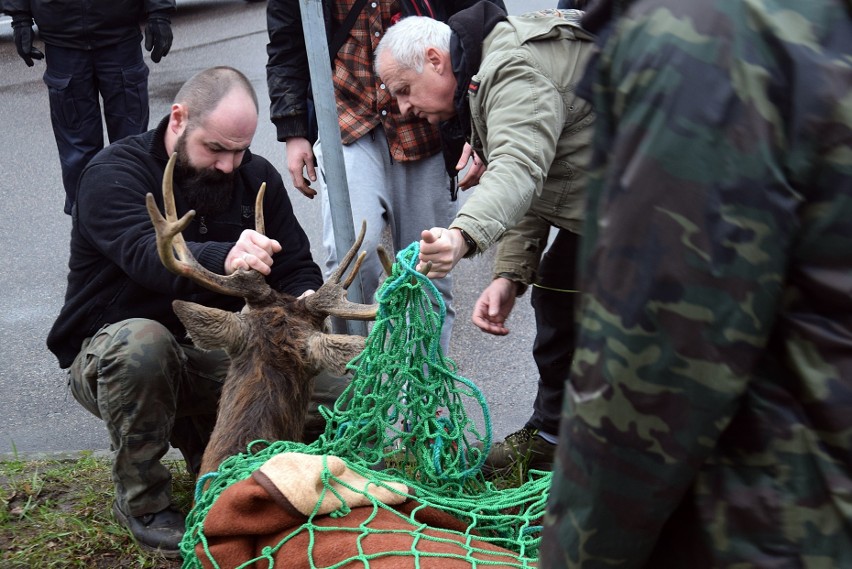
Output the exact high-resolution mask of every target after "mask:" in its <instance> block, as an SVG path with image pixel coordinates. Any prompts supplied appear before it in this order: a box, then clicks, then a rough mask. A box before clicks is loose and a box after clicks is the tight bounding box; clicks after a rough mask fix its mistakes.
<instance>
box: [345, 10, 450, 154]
mask: <svg viewBox="0 0 852 569" xmlns="http://www.w3.org/2000/svg"><path fill="white" fill-rule="evenodd" d="M352 4H353V0H334V2H333V3H332V8H331V14H332V18H334V21H335V23H336V24H337V25H340V24H341V23H342V22H343V20H344V19H346V15H347V14H348V13H349V10H350V9H351V8H352ZM399 13H400V6H399V0H368V1H367V3H366V5H365V6H364V9H363V10H362V11H361V14H360V15H359V16H358V19H357V20H356V21H355V24H354V25H353V26H352V31H351V32H350V33H349V37H348V38H347V39H346V41H345V42H344V44H343V46H342V47H341V48H340V51H339V52H338V53H337V58H336V59H335V61H334V87H335V91H336V95H337V114H338V117H339V120H340V137H341V139H342V141H343V144H352V143H353V142H355V141H356V140H358V139H359V138H361V137H362V136H364V135H365V134H367V133H369V132H370V131H371V130H373V129H374V128H376V127H377V126H378V125H380V124H381V125H382V126H383V127H384V130H385V134H386V135H387V138H388V143H389V144H390V151H391V156H393V159H394V160H397V161H400V162H404V161H407V160H421V159H423V158H426V157H429V156H432V155H433V154H437V153H438V152H439V151H440V150H441V140H440V137H439V135H438V130H437V129H436V128H435V127H433V126H432V125H430V124H429V123H428V122H426V121H425V120H423V119H419V118H409V117H403V116H402V115H401V114H400V112H399V107H398V106H397V104H396V100H395V99H394V98H393V97H391V96H390V93H389V92H388V90H387V88H385V86H384V85H383V84H382V82H381V81H380V80H379V78H378V77H377V76H376V73H375V71H374V69H373V57H374V53H375V49H376V47H377V46H378V45H379V41H380V40H381V39H382V36H383V35H384V32H385V30H386V29H387V28H388V27H389V26H390V25H391V22H392V18H393V17H394V16H395V15H396V16H397V17H398V14H399Z"/></svg>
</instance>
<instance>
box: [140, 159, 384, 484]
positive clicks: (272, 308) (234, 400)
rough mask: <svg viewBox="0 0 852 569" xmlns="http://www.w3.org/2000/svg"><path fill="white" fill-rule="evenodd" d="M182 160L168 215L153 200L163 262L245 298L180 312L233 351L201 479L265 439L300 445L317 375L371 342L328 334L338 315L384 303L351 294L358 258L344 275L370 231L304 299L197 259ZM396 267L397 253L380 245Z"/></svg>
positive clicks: (253, 274) (169, 189)
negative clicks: (178, 189) (180, 199)
mask: <svg viewBox="0 0 852 569" xmlns="http://www.w3.org/2000/svg"><path fill="white" fill-rule="evenodd" d="M175 156H176V155H172V157H171V158H170V159H169V162H168V164H167V166H166V169H165V171H164V174H163V184H162V192H163V206H164V210H165V216H164V215H163V214H162V213H160V210H159V208H158V207H157V204H156V201H155V200H154V196H153V195H152V194H151V193H148V194H147V195H146V196H145V200H146V207H147V209H148V214H149V216H150V217H151V221H152V223H153V225H154V230H155V233H156V243H157V252H158V254H159V256H160V260H161V261H162V262H163V265H165V267H166V268H167V269H168V270H169V271H171V272H172V273H175V274H177V275H180V276H184V277H186V278H189V279H191V280H192V281H193V282H195V283H196V284H199V285H201V286H204V287H206V288H208V289H210V290H212V291H214V292H218V293H221V294H225V295H230V296H237V297H242V298H243V299H244V300H245V302H246V304H245V308H244V309H243V310H242V311H241V312H239V313H235V312H230V311H226V310H220V309H218V308H210V307H207V306H202V305H200V304H196V303H193V302H188V301H183V300H174V301H173V302H172V308H173V310H174V311H175V313H176V315H177V316H178V318H179V319H180V321H181V322H182V323H183V325H184V327H185V328H186V330H187V333H188V334H189V337H190V338H191V339H192V341H193V343H194V344H195V345H196V346H198V347H200V348H202V349H218V348H224V350H225V351H226V352H227V354H228V356H229V357H230V360H231V364H230V367H229V369H228V372H227V375H226V378H225V382H224V385H223V387H222V393H221V395H220V399H219V406H218V410H217V417H216V422H215V426H214V428H213V431H212V433H211V436H210V441H209V443H208V444H207V448H206V449H205V451H204V454H203V456H202V460H201V467H200V470H199V472H198V476H199V477H202V476H203V475H205V474H207V473H210V472H214V471H216V470H217V469H218V467H219V465H220V464H221V463H222V462H223V461H224V460H225V459H226V458H228V457H230V456H233V455H236V454H239V453H241V452H245V450H246V448H247V445H248V444H249V443H250V442H252V441H255V440H265V441H277V440H291V441H300V440H301V439H302V432H303V430H304V425H305V421H306V417H307V408H308V403H309V400H310V397H311V393H312V390H313V381H312V380H313V377H314V376H315V375H316V374H317V373H318V372H319V371H320V370H321V369H326V370H328V371H329V372H331V373H334V374H337V375H342V374H343V373H345V369H346V364H347V363H348V362H349V361H350V360H352V358H354V357H355V356H356V355H358V354H359V353H360V352H361V351H363V349H364V346H365V340H366V339H365V338H364V337H363V336H357V335H348V334H329V333H326V332H325V331H324V323H325V320H326V318H327V317H328V316H336V317H338V318H343V319H351V320H363V321H368V320H375V317H376V313H377V310H378V305H377V304H362V303H355V302H352V301H350V300H349V299H348V298H347V289H348V288H349V286H350V285H351V284H352V282H353V281H354V279H355V275H356V274H357V272H358V269H359V268H360V267H361V264H362V263H363V261H364V257H365V256H366V252H362V253H361V254H360V255H358V257H357V259H356V261H355V265H354V267H353V269H352V271H351V272H350V273H349V275H348V276H347V277H346V279H344V280H343V282H341V278H342V277H343V274H344V273H345V272H346V270H347V268H348V267H349V265H350V264H351V263H352V260H353V258H355V255H356V252H357V251H358V249H359V248H360V247H361V244H362V243H363V240H364V234H365V231H366V224H365V223H362V225H361V231H360V234H359V236H358V238H357V239H356V240H355V242H354V243H353V245H352V247H351V248H350V249H349V251H348V252H347V253H346V255H345V256H344V257H343V259H342V261H341V262H340V264H339V266H338V268H337V269H336V270H335V271H334V272H333V273H332V275H331V276H330V277H329V278H328V280H326V281H325V282H324V283H323V285H322V286H320V288H319V289H318V290H317V291H316V292H315V293H313V294H311V295H308V296H305V297H303V298H296V297H294V296H292V295H289V294H287V293H284V292H279V291H276V290H274V289H273V288H272V287H271V286H270V285H269V284H268V283H267V282H266V280H265V279H264V276H263V275H262V274H261V273H260V272H258V271H255V270H253V269H249V270H245V269H239V270H237V271H235V272H234V273H232V274H230V275H227V276H225V275H219V274H216V273H214V272H212V271H210V270H208V269H206V268H204V267H203V266H202V265H201V264H200V263H198V261H197V260H196V259H195V258H194V257H193V255H192V253H191V252H190V250H189V248H188V247H187V245H186V242H185V241H184V239H183V236H182V231H183V230H184V229H185V228H186V227H187V226H188V225H189V223H190V221H192V218H193V217H194V216H195V211H194V210H190V211H188V212H187V213H186V214H184V215H183V217H181V218H180V219H177V213H176V208H175V200H174V188H173V173H174V163H175ZM265 190H266V185H265V184H263V185H261V188H260V191H259V192H258V195H257V200H256V203H255V230H256V231H258V232H259V233H264V230H265V228H264V219H263V196H264V194H265ZM379 249H380V250H379V255H380V257H381V258H382V262H383V264H384V265H385V267H386V268H387V267H388V266H389V265H390V262H389V259H388V256H387V253H386V252H385V251H383V250H382V249H381V247H380V248H379Z"/></svg>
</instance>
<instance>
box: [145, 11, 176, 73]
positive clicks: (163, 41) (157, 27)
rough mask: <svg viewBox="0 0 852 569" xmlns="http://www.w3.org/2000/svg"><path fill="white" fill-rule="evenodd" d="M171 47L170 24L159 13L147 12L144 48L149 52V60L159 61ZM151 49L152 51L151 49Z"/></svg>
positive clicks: (166, 18) (167, 19)
mask: <svg viewBox="0 0 852 569" xmlns="http://www.w3.org/2000/svg"><path fill="white" fill-rule="evenodd" d="M171 48H172V24H171V21H169V18H168V17H166V16H162V15H160V14H156V15H155V14H149V15H148V25H147V26H145V49H146V50H148V51H150V52H151V61H153V62H154V63H160V60H161V59H162V58H164V57H165V56H166V55H168V53H169V50H170V49H171ZM152 50H153V51H152Z"/></svg>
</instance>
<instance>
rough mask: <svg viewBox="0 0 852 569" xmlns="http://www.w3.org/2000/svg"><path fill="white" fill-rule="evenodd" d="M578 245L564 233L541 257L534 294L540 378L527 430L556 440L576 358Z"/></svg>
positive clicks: (572, 235) (535, 352)
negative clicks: (535, 431) (567, 385)
mask: <svg viewBox="0 0 852 569" xmlns="http://www.w3.org/2000/svg"><path fill="white" fill-rule="evenodd" d="M579 242H580V236H579V235H577V234H576V233H572V232H570V231H568V230H567V229H560V230H559V233H557V234H556V238H555V239H554V240H553V243H551V245H550V247H549V248H548V249H547V251H546V252H545V253H544V255H543V256H542V259H541V264H540V265H539V270H538V278H537V282H536V284H537V285H538V286H534V287H532V291H531V293H530V303H531V304H532V307H533V312H534V313H535V326H536V335H535V342H534V343H533V359H534V360H535V363H536V366H537V367H538V375H539V378H538V392H537V393H536V398H535V402H534V403H533V415H532V417H531V418H530V420H529V421H528V422H527V425H526V426H527V427H532V428H535V429H538V430H540V431H544V432H545V433H549V434H552V435H556V434H557V433H559V417H560V416H561V413H562V398H563V396H564V394H565V382H566V381H567V380H568V373H569V371H570V369H571V360H572V359H573V357H574V342H575V339H576V328H575V322H574V307H575V303H576V301H578V300H579V293H578V292H567V291H574V290H575V289H576V280H577V279H576V276H577V274H576V264H577V262H576V261H577V247H578V245H579Z"/></svg>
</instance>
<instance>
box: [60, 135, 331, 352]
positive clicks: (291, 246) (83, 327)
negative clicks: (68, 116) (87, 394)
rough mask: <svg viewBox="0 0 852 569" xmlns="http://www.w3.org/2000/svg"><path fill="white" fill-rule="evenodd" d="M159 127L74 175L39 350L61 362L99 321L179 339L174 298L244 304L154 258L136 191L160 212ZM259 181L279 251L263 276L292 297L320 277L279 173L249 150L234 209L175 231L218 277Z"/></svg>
mask: <svg viewBox="0 0 852 569" xmlns="http://www.w3.org/2000/svg"><path fill="white" fill-rule="evenodd" d="M167 124H168V119H164V120H163V121H162V122H161V123H160V125H159V126H158V127H157V128H156V129H155V130H151V131H148V132H146V133H144V134H140V135H137V136H130V137H127V138H125V139H122V140H120V141H118V142H116V143H113V144H111V145H109V146H108V147H106V148H105V149H104V150H102V151H101V152H100V153H98V155H97V156H95V158H94V159H92V161H91V162H90V163H89V165H88V166H87V167H86V169H85V170H84V171H83V174H82V175H81V177H80V186H79V190H78V193H77V202H76V203H75V206H74V211H73V212H72V228H71V257H70V260H69V263H68V264H69V269H70V272H69V275H68V288H67V290H66V293H65V305H64V306H63V307H62V311H61V312H60V314H59V317H58V318H57V319H56V322H55V323H54V324H53V328H52V329H51V330H50V333H49V335H48V337H47V346H48V348H50V350H51V351H52V352H53V353H54V354H56V357H57V358H58V359H59V365H60V366H61V367H63V368H65V367H68V366H70V365H71V363H72V362H73V360H74V358H75V357H76V355H77V353H78V352H79V350H80V347H81V345H82V343H83V340H84V339H85V338H87V337H90V336H92V335H94V334H95V333H96V332H97V331H98V330H99V329H100V328H101V327H102V326H103V325H104V324H108V323H116V322H120V321H122V320H126V319H128V318H149V319H152V320H156V321H158V322H160V323H162V324H163V325H165V326H166V327H167V328H169V329H170V330H171V331H172V332H173V333H174V334H175V335H176V337H178V338H182V337H183V336H184V334H185V330H184V328H183V326H182V325H181V323H180V321H179V320H178V319H177V317H176V316H175V314H174V312H173V311H172V306H171V302H172V300H174V299H183V300H190V301H193V302H198V303H199V304H203V305H205V306H213V307H217V308H222V309H225V310H234V311H236V310H239V309H240V308H241V307H242V306H243V304H244V301H243V300H242V299H240V298H236V297H228V296H223V295H220V294H217V293H213V292H211V291H208V290H207V289H204V288H202V287H200V286H199V285H196V284H194V283H193V282H191V281H189V280H188V279H186V278H183V277H178V276H176V275H174V274H172V273H170V272H169V271H168V270H166V268H165V267H164V266H163V264H162V262H161V261H160V258H159V256H158V254H157V249H156V241H155V234H154V228H153V226H152V224H151V220H150V218H149V217H148V211H147V209H146V208H145V194H146V193H149V192H150V193H153V194H154V196H155V197H156V199H157V203H158V205H159V207H160V210H161V211H162V207H163V206H162V202H163V199H162V190H161V187H162V179H163V171H164V169H165V166H166V162H167V161H168V157H167V155H166V149H165V146H164V142H163V140H164V133H165V129H166V126H167ZM262 182H266V184H267V189H266V197H265V199H264V213H265V214H266V234H267V235H268V236H269V237H272V238H274V239H277V240H278V241H279V242H280V243H281V245H282V247H283V251H282V252H280V253H278V254H276V255H275V257H274V264H273V266H272V274H271V275H270V276H269V277H267V281H268V282H269V283H270V284H271V285H272V286H273V287H274V288H275V289H277V290H281V291H284V292H286V293H289V294H292V295H294V296H296V295H299V294H301V293H302V292H304V291H306V290H308V289H317V288H318V287H319V286H320V285H321V284H322V275H321V273H320V269H319V267H318V266H317V265H316V264H315V263H314V261H313V259H312V258H311V252H310V244H309V242H308V238H307V236H306V235H305V232H304V230H303V229H302V227H301V226H300V225H299V222H298V220H296V218H295V216H294V215H293V208H292V206H291V204H290V200H289V198H288V197H287V192H286V190H285V188H284V183H283V182H282V180H281V176H280V175H279V174H278V172H277V171H276V170H275V168H274V167H273V166H272V165H271V164H270V163H269V162H267V161H266V160H265V159H264V158H262V157H260V156H253V155H251V154H250V153H249V152H248V151H247V152H246V154H245V157H244V158H243V163H242V165H240V167H239V168H238V169H237V176H236V190H235V197H234V202H232V206H233V207H232V208H231V209H230V211H227V212H225V213H223V214H220V215H215V216H206V218H204V217H198V216H197V217H196V218H195V219H194V220H193V221H192V223H190V225H189V227H187V228H186V229H185V230H184V232H183V236H184V238H185V240H186V242H187V245H188V246H189V248H190V250H191V251H192V253H193V255H194V256H195V258H196V259H197V260H198V261H199V262H200V263H201V264H202V265H203V266H204V267H206V268H207V269H209V270H211V271H213V272H216V273H219V274H222V273H223V271H224V262H225V257H226V256H227V254H228V252H229V251H230V249H231V248H232V247H233V246H234V243H235V242H236V241H237V239H238V238H239V236H240V233H242V231H243V230H244V229H254V202H255V198H256V196H257V191H258V189H259V188H260V185H261V183H262ZM175 202H176V208H177V214H178V216H181V215H183V214H184V213H185V212H186V211H187V210H188V209H189V208H188V207H187V206H186V204H185V203H184V202H183V201H182V200H181V196H180V189H179V188H178V187H177V186H176V187H175ZM205 230H206V233H202V232H203V231H205Z"/></svg>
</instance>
